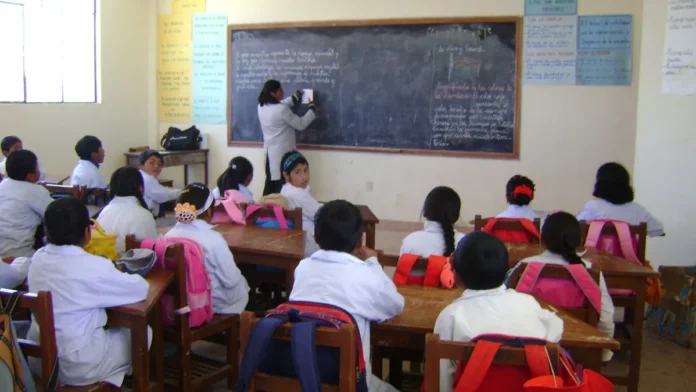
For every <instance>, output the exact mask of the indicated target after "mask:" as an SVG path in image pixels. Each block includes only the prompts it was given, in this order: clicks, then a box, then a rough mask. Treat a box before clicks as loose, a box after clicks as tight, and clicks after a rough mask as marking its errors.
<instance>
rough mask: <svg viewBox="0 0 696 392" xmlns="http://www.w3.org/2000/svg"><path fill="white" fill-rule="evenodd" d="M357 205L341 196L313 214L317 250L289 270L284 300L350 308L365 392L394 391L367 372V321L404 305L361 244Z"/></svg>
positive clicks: (398, 310) (379, 319) (396, 312)
mask: <svg viewBox="0 0 696 392" xmlns="http://www.w3.org/2000/svg"><path fill="white" fill-rule="evenodd" d="M362 236H363V225H362V216H361V215H360V210H359V209H358V208H357V207H356V206H354V205H353V204H351V203H349V202H347V201H344V200H334V201H331V202H329V203H326V204H325V205H324V206H323V207H322V208H321V209H320V210H319V212H318V213H317V220H316V240H317V243H318V244H319V246H320V247H321V250H319V251H317V252H316V253H314V254H313V255H312V256H311V257H310V258H307V259H304V260H302V261H301V262H300V264H299V265H298V266H297V268H296V269H295V284H294V285H293V287H292V292H291V293H290V301H311V302H322V303H325V304H329V305H334V306H338V307H340V308H342V309H344V310H345V311H347V312H348V313H350V314H351V315H352V316H353V317H354V318H355V321H356V323H357V324H358V325H357V327H358V331H359V333H360V339H361V341H362V345H363V355H364V357H365V365H366V366H367V374H368V377H370V378H369V379H368V383H369V390H370V392H376V391H395V390H396V389H395V388H394V387H392V386H391V385H389V384H387V383H385V382H383V381H382V380H380V379H379V378H377V377H375V376H374V375H372V373H371V366H370V323H371V322H378V323H381V322H383V321H386V320H388V319H390V318H393V317H396V316H398V315H399V314H400V313H401V312H402V311H403V310H404V297H402V296H401V294H399V293H398V291H397V290H396V286H395V285H394V283H393V282H392V281H391V279H389V277H388V276H387V275H386V274H385V273H384V271H383V270H382V266H381V265H380V264H379V261H378V260H377V252H375V251H374V250H372V249H368V248H366V247H363V246H362Z"/></svg>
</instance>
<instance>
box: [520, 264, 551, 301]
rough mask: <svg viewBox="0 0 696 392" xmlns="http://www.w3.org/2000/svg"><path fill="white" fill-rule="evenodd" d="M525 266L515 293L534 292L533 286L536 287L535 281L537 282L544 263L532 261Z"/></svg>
mask: <svg viewBox="0 0 696 392" xmlns="http://www.w3.org/2000/svg"><path fill="white" fill-rule="evenodd" d="M526 264H527V267H526V268H525V269H524V272H523V273H522V276H520V280H519V282H517V287H515V291H517V292H519V293H527V294H531V293H532V290H534V286H536V283H537V280H539V276H540V275H541V270H542V269H544V263H540V262H536V261H533V262H530V263H526Z"/></svg>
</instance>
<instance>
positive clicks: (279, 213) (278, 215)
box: [273, 205, 304, 390]
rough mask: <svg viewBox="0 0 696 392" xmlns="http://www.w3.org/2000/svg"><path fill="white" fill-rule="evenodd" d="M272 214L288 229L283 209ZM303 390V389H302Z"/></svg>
mask: <svg viewBox="0 0 696 392" xmlns="http://www.w3.org/2000/svg"><path fill="white" fill-rule="evenodd" d="M273 213H274V214H275V217H276V220H277V221H278V224H279V225H280V228H281V229H283V230H287V229H288V220H287V219H285V214H284V213H283V208H282V207H280V206H275V205H274V206H273ZM303 390H304V389H303Z"/></svg>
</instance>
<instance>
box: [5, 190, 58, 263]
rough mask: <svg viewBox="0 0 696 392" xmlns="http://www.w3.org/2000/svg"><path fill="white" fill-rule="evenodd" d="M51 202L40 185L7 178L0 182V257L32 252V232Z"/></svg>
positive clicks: (24, 254) (47, 193)
mask: <svg viewBox="0 0 696 392" xmlns="http://www.w3.org/2000/svg"><path fill="white" fill-rule="evenodd" d="M52 202H53V199H51V194H50V193H49V192H48V191H47V190H46V188H44V187H43V186H41V185H38V184H34V183H31V182H26V181H16V180H13V179H11V178H7V179H5V180H3V181H2V182H0V257H8V256H16V257H19V256H25V257H31V255H33V254H34V249H33V248H34V234H35V233H36V228H37V227H38V226H39V225H40V224H41V222H43V215H44V212H45V211H46V207H48V205H49V204H51V203H52Z"/></svg>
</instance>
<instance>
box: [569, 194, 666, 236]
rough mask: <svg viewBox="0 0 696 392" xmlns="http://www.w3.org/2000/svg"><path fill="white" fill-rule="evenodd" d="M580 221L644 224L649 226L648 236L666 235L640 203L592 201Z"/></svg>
mask: <svg viewBox="0 0 696 392" xmlns="http://www.w3.org/2000/svg"><path fill="white" fill-rule="evenodd" d="M577 218H578V220H584V221H587V222H589V221H593V220H599V219H611V220H618V221H624V222H627V223H628V224H630V225H632V226H635V225H639V224H641V223H643V222H647V224H648V235H649V236H650V237H658V236H661V235H662V234H664V233H665V229H664V226H663V225H662V222H661V221H660V220H659V219H656V218H655V217H654V216H652V214H651V213H650V212H648V210H646V209H645V207H643V206H641V205H640V204H638V203H634V202H629V203H626V204H612V203H610V202H608V201H606V200H604V199H596V200H590V201H588V202H587V204H585V208H583V209H582V211H580V213H579V214H578V216H577Z"/></svg>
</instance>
